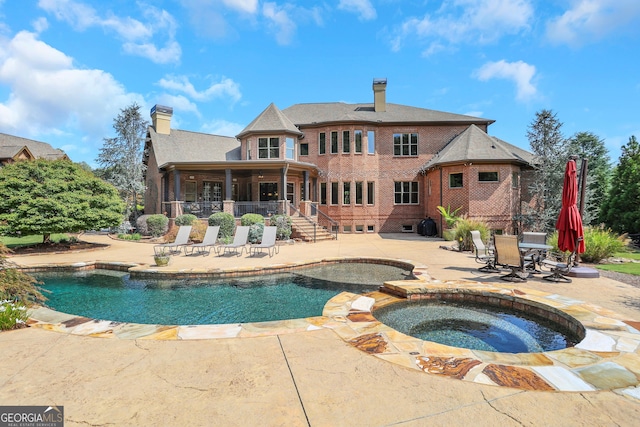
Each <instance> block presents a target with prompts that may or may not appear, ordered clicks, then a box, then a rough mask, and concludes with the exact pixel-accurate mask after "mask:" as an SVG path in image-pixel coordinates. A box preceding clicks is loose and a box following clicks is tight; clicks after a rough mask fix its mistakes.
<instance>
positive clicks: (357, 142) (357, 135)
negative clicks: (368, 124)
mask: <svg viewBox="0 0 640 427" xmlns="http://www.w3.org/2000/svg"><path fill="white" fill-rule="evenodd" d="M353 143H354V147H353V151H355V152H356V153H362V131H361V130H357V131H355V132H353Z"/></svg>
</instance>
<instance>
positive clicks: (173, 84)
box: [158, 76, 242, 102]
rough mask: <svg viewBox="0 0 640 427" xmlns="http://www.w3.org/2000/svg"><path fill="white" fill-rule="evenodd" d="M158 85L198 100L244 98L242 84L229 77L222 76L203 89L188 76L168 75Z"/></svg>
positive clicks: (234, 99)
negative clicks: (194, 84)
mask: <svg viewBox="0 0 640 427" xmlns="http://www.w3.org/2000/svg"><path fill="white" fill-rule="evenodd" d="M158 85H159V86H160V87H162V88H164V89H166V90H170V91H174V92H180V93H183V94H185V95H186V96H188V97H189V98H191V99H195V100H196V101H209V100H211V99H216V98H228V99H230V100H231V101H232V102H237V101H239V100H240V98H242V94H241V93H240V86H239V85H238V84H237V83H236V82H234V81H233V80H231V79H229V78H222V79H220V81H219V82H216V83H213V84H212V85H210V86H209V87H208V88H206V89H205V90H202V91H198V90H197V89H196V88H195V87H194V86H193V84H192V83H191V82H190V81H189V78H188V77H186V76H166V77H164V78H162V79H160V81H159V82H158Z"/></svg>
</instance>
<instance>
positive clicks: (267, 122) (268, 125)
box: [236, 102, 302, 138]
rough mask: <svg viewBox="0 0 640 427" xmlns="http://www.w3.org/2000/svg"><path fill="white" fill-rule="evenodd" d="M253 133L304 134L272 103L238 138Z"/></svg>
mask: <svg viewBox="0 0 640 427" xmlns="http://www.w3.org/2000/svg"><path fill="white" fill-rule="evenodd" d="M252 132H257V133H263V132H270V133H281V132H288V133H293V134H295V135H302V132H300V130H299V129H298V128H297V127H296V125H295V124H293V122H292V121H291V120H290V119H289V117H287V116H286V115H284V114H283V113H282V111H280V109H279V108H278V107H277V106H276V105H275V104H274V103H273V102H272V103H271V104H269V106H268V107H267V108H266V109H265V110H264V111H263V112H262V113H260V115H259V116H258V117H256V118H255V119H254V120H253V121H252V122H251V123H249V125H248V126H247V127H245V128H244V129H243V130H242V132H240V133H239V134H238V135H237V136H236V137H237V138H242V137H243V136H244V135H246V134H248V133H252Z"/></svg>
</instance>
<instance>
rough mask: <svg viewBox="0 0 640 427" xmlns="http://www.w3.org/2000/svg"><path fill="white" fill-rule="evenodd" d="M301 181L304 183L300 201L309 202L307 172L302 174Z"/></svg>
mask: <svg viewBox="0 0 640 427" xmlns="http://www.w3.org/2000/svg"><path fill="white" fill-rule="evenodd" d="M302 179H303V183H304V184H303V186H302V190H303V194H302V200H309V171H304V172H302Z"/></svg>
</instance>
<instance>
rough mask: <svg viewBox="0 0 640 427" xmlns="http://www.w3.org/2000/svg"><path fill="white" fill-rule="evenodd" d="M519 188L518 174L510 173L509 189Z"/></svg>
mask: <svg viewBox="0 0 640 427" xmlns="http://www.w3.org/2000/svg"><path fill="white" fill-rule="evenodd" d="M519 186H520V174H519V173H518V172H512V173H511V187H512V188H518V187H519Z"/></svg>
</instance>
